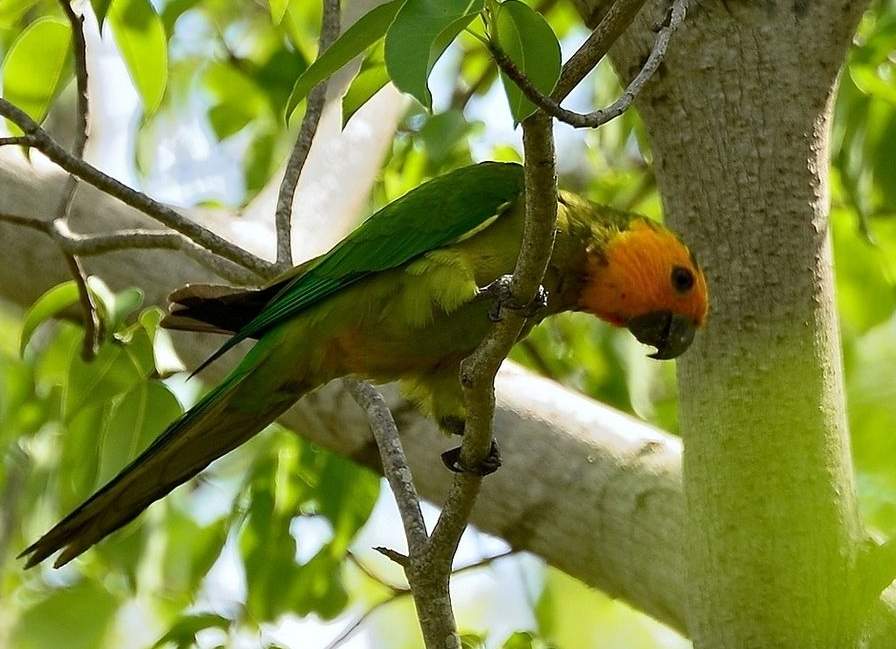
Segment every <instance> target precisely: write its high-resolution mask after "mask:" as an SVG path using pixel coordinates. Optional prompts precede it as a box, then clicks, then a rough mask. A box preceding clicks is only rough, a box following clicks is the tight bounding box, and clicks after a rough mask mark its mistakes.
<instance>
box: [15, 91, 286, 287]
mask: <svg viewBox="0 0 896 649" xmlns="http://www.w3.org/2000/svg"><path fill="white" fill-rule="evenodd" d="M0 116H3V117H5V118H7V119H8V120H10V121H11V122H13V123H14V124H16V125H17V126H18V127H19V128H21V129H22V130H23V131H24V132H25V136H24V137H19V138H5V140H6V142H2V141H0V144H4V143H5V144H22V145H25V146H30V147H33V148H35V149H37V150H38V151H40V152H41V153H43V154H44V155H45V156H47V157H48V158H49V159H50V160H51V161H53V162H55V163H56V164H57V165H59V166H60V167H62V168H63V169H64V170H65V171H67V172H69V173H70V174H72V175H74V176H77V177H78V178H80V179H81V180H83V181H85V182H87V183H89V184H90V185H93V186H94V187H96V188H97V189H99V190H100V191H103V192H105V193H107V194H109V195H110V196H113V197H115V198H117V199H118V200H120V201H121V202H123V203H125V204H126V205H129V206H131V207H133V208H134V209H137V210H139V211H141V212H143V213H144V214H146V215H147V216H150V217H152V218H153V219H155V220H156V221H159V222H160V223H162V224H163V225H166V226H168V227H169V228H171V229H173V230H176V231H178V232H180V233H181V234H183V235H185V236H187V237H189V238H190V239H191V240H192V241H194V242H195V243H196V244H198V245H200V246H202V247H204V248H206V249H207V250H209V251H211V252H213V253H215V254H217V255H219V256H221V257H224V258H225V259H228V260H230V261H232V262H234V263H235V264H239V265H240V266H243V267H244V268H247V269H249V270H251V271H252V272H254V273H255V274H256V275H259V276H261V277H267V276H270V274H271V273H272V272H273V270H274V266H273V265H272V264H270V263H268V262H267V261H265V260H264V259H262V258H261V257H257V256H255V255H253V254H252V253H250V252H248V251H246V250H243V249H242V248H240V247H239V246H235V245H234V244H232V243H230V242H229V241H227V240H226V239H224V238H222V237H219V236H218V235H217V234H215V233H214V232H212V231H211V230H208V229H206V228H204V227H202V226H201V225H199V224H198V223H195V222H193V221H191V220H190V219H188V218H186V217H185V216H183V215H181V214H179V213H177V212H176V211H175V210H173V209H171V208H170V207H168V206H167V205H163V204H162V203H159V202H158V201H156V200H154V199H152V198H150V197H149V196H147V195H146V194H144V193H143V192H139V191H137V190H135V189H132V188H131V187H128V186H127V185H125V184H124V183H121V182H119V181H118V180H116V179H115V178H112V177H111V176H108V175H106V174H104V173H103V172H102V171H100V170H99V169H97V168H96V167H94V166H92V165H90V164H88V163H87V162H84V161H83V160H81V159H79V158H76V157H74V156H72V155H71V154H70V153H68V152H67V151H66V150H65V149H63V148H62V147H61V146H59V144H58V143H57V142H56V141H55V140H53V138H51V137H50V136H49V134H47V132H46V131H44V130H43V129H42V128H41V127H40V125H38V124H37V123H36V122H35V121H34V120H33V119H31V118H30V117H29V116H28V115H27V114H26V113H25V112H24V111H22V110H21V109H19V108H18V107H16V106H14V105H13V104H11V103H9V102H8V101H6V100H5V99H3V98H2V97H0ZM10 140H15V141H13V142H10Z"/></svg>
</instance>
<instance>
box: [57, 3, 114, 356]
mask: <svg viewBox="0 0 896 649" xmlns="http://www.w3.org/2000/svg"><path fill="white" fill-rule="evenodd" d="M59 4H60V6H61V7H62V11H63V12H64V13H65V15H66V17H67V18H68V21H69V24H70V25H71V28H72V49H73V50H74V59H75V80H76V85H77V88H78V108H77V111H76V115H77V128H76V129H75V141H74V144H73V145H72V155H73V156H74V157H75V158H77V159H79V160H83V159H84V149H85V148H86V146H87V136H88V114H89V111H90V101H89V98H88V97H87V42H86V41H85V40H84V17H83V16H79V15H78V14H77V13H75V10H74V9H73V8H72V5H71V2H69V0H59ZM77 191H78V177H77V176H75V175H74V174H71V173H70V174H69V175H68V179H67V180H66V183H65V188H64V189H63V191H62V198H61V199H60V201H59V207H58V208H57V209H56V219H55V220H54V222H53V223H54V225H55V224H62V225H64V224H65V223H66V222H67V221H68V215H69V212H70V211H71V209H72V204H73V203H74V199H75V194H76V193H77ZM63 255H64V256H65V263H66V265H67V266H68V268H69V271H70V272H71V274H72V277H73V278H74V280H75V284H76V285H77V286H78V297H79V299H80V301H81V309H82V310H83V311H84V344H83V347H82V350H81V356H82V357H83V358H84V360H85V361H89V360H91V359H92V358H93V357H94V356H95V355H96V353H97V352H98V351H99V348H100V343H101V340H100V338H101V335H102V331H101V328H102V318H101V317H100V314H99V311H98V310H97V304H96V300H95V299H94V296H93V293H91V292H90V289H89V288H88V286H87V273H86V271H85V270H84V266H83V264H81V260H80V259H78V258H77V257H76V256H75V255H74V254H72V253H71V252H69V251H65V250H63Z"/></svg>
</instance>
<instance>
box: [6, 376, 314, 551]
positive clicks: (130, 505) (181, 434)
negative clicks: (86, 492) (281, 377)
mask: <svg viewBox="0 0 896 649" xmlns="http://www.w3.org/2000/svg"><path fill="white" fill-rule="evenodd" d="M264 360H265V359H262V362H261V363H253V364H252V365H254V367H252V366H250V367H246V368H244V366H243V365H241V366H240V367H238V368H237V369H236V370H235V371H234V373H233V374H231V376H230V377H229V378H228V379H227V380H225V381H224V383H222V384H221V385H219V386H218V387H216V388H215V389H214V390H212V391H211V392H209V393H208V394H207V395H206V396H205V397H204V398H203V399H202V400H201V401H199V403H197V404H196V405H195V406H194V407H193V408H191V409H190V410H189V411H187V412H186V413H185V414H184V415H183V416H182V417H181V418H180V419H178V420H177V421H175V422H174V423H173V424H171V425H170V426H169V427H168V428H167V429H166V430H165V431H164V432H163V433H162V434H161V435H160V436H159V437H158V438H156V440H155V441H154V442H153V443H152V444H151V445H150V446H149V447H148V448H147V449H146V450H145V451H144V452H143V453H142V454H141V455H140V456H139V457H137V458H136V459H135V460H134V461H133V462H131V463H130V464H129V465H128V466H127V467H125V469H124V470H122V471H121V473H119V474H118V475H117V476H115V477H114V478H113V479H112V480H111V481H110V482H109V483H108V484H106V485H105V486H104V487H102V488H101V489H100V490H99V491H97V492H96V493H95V494H94V495H93V496H91V497H90V498H89V499H88V500H87V501H85V502H84V503H83V504H81V505H80V506H79V507H78V508H77V509H75V510H74V511H73V512H72V513H71V514H69V515H68V516H66V517H65V518H64V519H63V520H62V521H60V522H59V523H58V524H57V525H56V526H55V527H53V528H52V529H51V530H50V531H49V532H47V533H46V534H44V536H42V537H41V538H40V539H39V540H38V541H37V542H35V543H34V544H32V545H31V546H29V547H28V548H27V549H26V550H25V551H24V552H22V554H20V555H19V557H20V558H21V557H25V556H28V561H27V565H26V568H30V567H32V566H34V565H36V564H38V563H40V562H41V561H43V560H44V559H46V558H47V557H49V556H50V555H51V554H53V553H54V552H56V551H57V550H63V552H62V554H61V555H60V556H59V558H58V559H57V560H56V563H55V564H54V565H55V566H56V567H59V566H61V565H64V564H66V563H68V562H69V561H71V560H72V559H74V558H75V557H77V556H78V555H79V554H81V553H82V552H84V551H85V550H87V549H88V548H90V547H91V546H92V545H93V544H95V543H97V542H98V541H100V540H101V539H102V538H104V537H105V536H106V535H108V534H110V533H112V532H114V531H115V530H117V529H118V528H120V527H122V526H124V525H125V524H127V523H128V522H130V521H131V520H133V519H134V518H135V517H136V516H137V515H139V514H140V512H142V511H143V510H144V509H146V508H147V507H149V505H151V504H152V503H153V502H155V501H156V500H159V499H160V498H162V497H164V496H165V495H167V494H168V493H169V492H170V491H171V490H172V489H174V488H175V487H177V486H179V485H181V484H183V483H184V482H186V481H187V480H189V479H190V478H192V477H193V476H195V475H196V474H197V473H199V472H200V471H202V470H203V469H204V468H205V467H206V466H208V465H209V464H210V463H211V462H213V461H214V460H216V459H218V458H219V457H221V456H222V455H224V454H225V453H228V452H229V451H231V450H233V449H235V448H236V447H237V446H239V445H241V444H242V443H243V442H245V441H247V440H248V439H249V438H250V437H252V436H254V435H255V434H256V433H258V432H260V431H261V430H262V429H263V428H264V427H265V426H267V425H268V424H269V423H271V422H272V421H273V420H274V419H275V418H276V417H277V416H279V415H280V414H281V413H282V412H283V411H285V410H286V409H287V408H289V406H291V405H292V404H293V403H294V402H295V401H296V400H297V399H298V398H299V397H300V396H301V394H302V393H303V392H305V391H307V389H306V388H305V387H303V386H300V385H297V384H296V383H288V382H286V383H284V382H281V383H280V384H277V385H271V381H270V379H269V378H267V377H265V376H264V374H265V372H264V369H265V368H264V365H265V363H264ZM258 370H260V371H258ZM260 391H261V392H260ZM260 395H263V398H260Z"/></svg>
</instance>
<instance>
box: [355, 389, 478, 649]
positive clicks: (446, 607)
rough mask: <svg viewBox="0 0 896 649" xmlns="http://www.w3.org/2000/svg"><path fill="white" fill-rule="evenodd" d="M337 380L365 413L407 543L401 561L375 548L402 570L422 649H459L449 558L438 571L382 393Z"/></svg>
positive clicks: (395, 554)
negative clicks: (416, 620) (417, 621)
mask: <svg viewBox="0 0 896 649" xmlns="http://www.w3.org/2000/svg"><path fill="white" fill-rule="evenodd" d="M343 382H344V384H345V386H346V389H347V390H348V391H349V393H350V394H351V395H352V397H353V398H354V399H355V401H357V402H358V405H360V406H361V407H362V408H364V410H365V411H366V412H367V419H368V421H369V423H370V428H371V430H372V431H373V436H374V439H376V443H377V447H378V448H379V452H380V459H381V460H382V464H383V473H384V475H385V476H386V479H387V480H388V481H389V486H390V487H392V493H393V494H394V495H395V501H396V503H397V504H398V511H399V512H400V513H401V520H402V524H403V525H404V532H405V536H406V537H407V541H408V556H407V557H405V556H404V555H401V554H399V553H397V552H395V551H394V550H389V549H388V548H376V550H377V551H378V552H380V553H382V554H384V555H386V556H387V557H389V558H390V559H392V560H393V561H396V562H397V563H399V564H400V565H401V566H402V567H403V568H404V571H405V575H406V576H407V579H408V584H409V585H410V587H411V592H412V594H413V596H414V606H415V607H416V609H417V618H418V620H419V621H420V630H421V631H422V633H423V640H424V642H425V644H426V647H427V649H460V639H459V637H458V635H457V624H456V622H455V621H454V611H453V610H452V608H451V596H450V593H449V590H448V580H449V573H450V571H451V562H450V558H449V563H448V568H447V569H446V570H444V571H442V570H440V569H439V566H437V565H435V564H434V562H433V560H432V556H433V553H432V548H431V546H430V543H429V537H428V536H427V533H426V523H425V522H424V520H423V513H422V512H421V510H420V497H419V496H418V495H417V489H416V487H415V486H414V481H413V477H412V475H411V469H410V467H409V466H408V461H407V457H405V454H404V449H402V446H401V439H400V437H399V435H398V428H397V427H396V426H395V420H394V418H393V417H392V413H391V412H390V411H389V407H388V406H387V405H386V401H385V399H383V397H382V395H381V394H380V393H379V392H377V390H376V389H374V388H373V387H372V386H371V385H370V384H368V383H363V382H360V381H357V380H356V379H351V378H348V379H344V380H343ZM433 568H436V569H435V570H433Z"/></svg>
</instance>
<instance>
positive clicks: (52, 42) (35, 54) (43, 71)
mask: <svg viewBox="0 0 896 649" xmlns="http://www.w3.org/2000/svg"><path fill="white" fill-rule="evenodd" d="M71 40H72V29H71V26H70V25H69V24H68V22H66V21H62V20H57V19H56V18H39V19H38V20H35V21H34V22H33V23H31V24H30V25H28V27H27V28H26V29H25V31H23V32H22V33H21V34H20V35H19V37H18V38H17V39H16V40H15V42H14V43H13V44H12V47H10V49H9V53H8V54H7V55H6V60H5V61H4V63H3V98H4V99H6V100H7V101H9V102H11V103H13V104H15V105H16V106H18V107H19V108H21V109H22V110H24V111H25V112H26V113H28V115H30V116H31V118H32V119H33V120H34V121H36V122H41V121H43V119H44V117H46V115H47V111H48V110H49V108H50V104H51V103H52V101H53V98H54V97H55V96H56V95H57V94H58V93H59V91H60V90H61V89H62V87H63V86H64V85H65V82H66V81H67V80H68V77H69V72H70V71H69V70H68V66H67V65H66V64H67V61H68V59H69V46H70V44H71ZM13 130H14V131H15V132H19V133H20V132H21V131H19V130H18V129H16V128H14V129H13Z"/></svg>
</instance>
